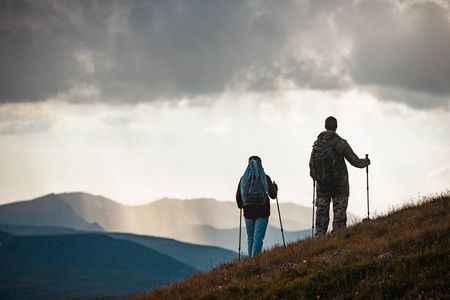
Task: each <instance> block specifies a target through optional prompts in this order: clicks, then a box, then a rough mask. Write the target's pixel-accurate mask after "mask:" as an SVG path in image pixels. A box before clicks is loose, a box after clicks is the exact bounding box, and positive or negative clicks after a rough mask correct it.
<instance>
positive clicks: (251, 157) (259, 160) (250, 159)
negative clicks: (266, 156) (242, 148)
mask: <svg viewBox="0 0 450 300" xmlns="http://www.w3.org/2000/svg"><path fill="white" fill-rule="evenodd" d="M252 160H256V161H257V162H259V163H260V164H261V163H262V162H261V158H259V156H256V155H253V156H250V158H249V159H248V162H251V161H252Z"/></svg>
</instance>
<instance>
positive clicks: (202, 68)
mask: <svg viewBox="0 0 450 300" xmlns="http://www.w3.org/2000/svg"><path fill="white" fill-rule="evenodd" d="M320 10H321V8H320V7H311V6H310V5H309V4H308V3H307V2H306V1H305V2H298V1H282V2H272V1H247V2H243V1H241V0H235V1H222V0H211V1H127V2H125V1H16V0H15V1H1V19H2V21H1V23H0V26H1V29H2V30H1V32H0V38H1V40H2V41H4V42H3V43H2V45H3V46H2V47H1V50H0V51H1V52H0V54H1V56H0V57H1V61H0V67H1V68H2V70H4V71H3V72H2V78H1V79H2V80H1V83H0V84H1V86H0V90H1V92H0V101H1V102H20V101H39V100H45V99H48V98H50V97H52V96H53V97H54V96H56V95H57V94H58V93H61V92H64V91H67V90H68V89H69V88H71V87H73V86H75V85H77V84H78V85H80V83H82V84H88V85H93V86H96V87H98V88H99V89H100V90H101V92H102V95H103V97H104V99H115V100H116V101H126V102H139V101H152V100H155V99H158V98H179V97H184V96H186V97H195V96H198V95H209V94H215V93H220V92H222V91H224V90H225V89H226V88H228V87H231V88H232V87H236V86H237V87H239V88H243V89H253V90H271V89H279V88H280V82H281V81H292V82H293V83H294V84H297V85H301V86H309V87H311V86H312V87H316V86H317V87H327V86H330V87H332V88H335V87H339V86H340V83H339V82H340V79H339V78H338V77H337V76H334V77H330V76H329V75H328V74H326V76H325V77H326V80H325V81H326V84H325V85H323V84H322V83H321V76H322V75H324V74H323V73H324V72H323V70H322V71H320V72H315V73H314V75H311V74H312V73H310V72H311V67H314V61H312V60H310V58H306V59H305V60H304V61H303V60H302V59H301V58H300V57H294V56H293V57H291V58H289V57H288V59H286V57H285V55H284V52H285V51H286V43H287V41H288V40H289V39H291V38H292V35H296V34H297V33H298V32H300V28H303V30H305V29H306V28H308V26H309V22H310V20H309V18H311V16H313V15H315V14H316V11H320ZM293 52H295V51H293ZM289 59H290V60H291V62H288V61H289ZM292 60H293V61H292ZM292 62H293V63H296V64H297V66H295V67H294V66H293V65H292ZM305 66H307V67H306V68H305ZM313 71H314V70H313ZM325 73H327V72H325ZM312 77H313V80H311V78H312ZM109 101H111V100H109ZM84 102H85V101H84Z"/></svg>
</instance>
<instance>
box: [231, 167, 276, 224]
mask: <svg viewBox="0 0 450 300" xmlns="http://www.w3.org/2000/svg"><path fill="white" fill-rule="evenodd" d="M266 178H267V185H268V186H269V196H270V198H272V199H275V198H276V197H277V194H278V188H277V186H276V185H275V184H274V183H273V182H272V179H270V177H269V176H268V175H267V174H266ZM241 179H242V178H241ZM236 203H237V205H238V207H239V208H242V205H243V202H242V198H241V180H239V185H238V188H237V192H236ZM269 216H270V203H269V201H266V203H265V205H264V206H246V207H244V217H245V218H247V219H257V218H267V217H269Z"/></svg>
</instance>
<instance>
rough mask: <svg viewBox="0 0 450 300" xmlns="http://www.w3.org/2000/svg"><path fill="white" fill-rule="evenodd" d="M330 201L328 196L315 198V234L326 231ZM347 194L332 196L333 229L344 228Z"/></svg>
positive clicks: (345, 223)
mask: <svg viewBox="0 0 450 300" xmlns="http://www.w3.org/2000/svg"><path fill="white" fill-rule="evenodd" d="M330 202H331V197H329V198H317V199H316V208H317V211H316V235H322V234H326V233H327V229H328V223H329V222H330ZM347 206H348V196H344V197H338V198H333V230H332V232H335V231H336V230H339V229H341V228H345V226H346V225H347Z"/></svg>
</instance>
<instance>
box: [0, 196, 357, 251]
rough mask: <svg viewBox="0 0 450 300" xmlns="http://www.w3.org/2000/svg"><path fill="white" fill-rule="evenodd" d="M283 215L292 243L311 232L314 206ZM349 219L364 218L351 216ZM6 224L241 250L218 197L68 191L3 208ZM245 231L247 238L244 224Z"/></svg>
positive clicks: (272, 239) (291, 208) (286, 208)
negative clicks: (136, 197)
mask: <svg viewBox="0 0 450 300" xmlns="http://www.w3.org/2000/svg"><path fill="white" fill-rule="evenodd" d="M271 210H272V214H271V216H270V221H269V229H268V232H267V234H266V240H265V247H266V248H267V247H270V246H272V245H274V244H280V243H282V239H281V232H280V229H279V226H280V225H279V218H278V213H277V207H276V202H275V201H272V208H271ZM280 211H281V216H282V222H283V228H284V230H285V237H286V240H287V241H293V240H297V239H300V238H303V237H304V236H305V235H307V234H310V232H311V229H310V228H311V218H312V207H311V208H306V207H303V206H300V205H297V204H294V203H281V202H280ZM348 218H349V219H358V218H357V217H356V216H354V215H352V214H350V213H349V214H348ZM0 223H3V224H16V225H30V226H57V227H66V228H73V229H78V230H89V231H107V232H123V233H133V234H139V235H147V236H157V237H165V238H172V239H176V240H179V241H183V242H187V243H193V244H202V245H211V246H218V247H223V248H227V249H230V250H233V251H237V248H238V234H239V209H238V208H237V206H236V203H235V202H231V201H230V202H221V201H216V200H213V199H194V200H177V199H161V200H159V201H156V202H152V203H149V204H146V205H140V206H127V205H123V204H119V203H117V202H114V201H112V200H110V199H107V198H104V197H102V196H94V195H90V194H86V193H64V194H49V195H46V196H43V197H40V198H37V199H34V200H30V201H22V202H16V203H11V204H6V205H2V206H0ZM277 228H278V229H277ZM242 233H243V236H245V234H244V233H245V225H244V224H242ZM243 249H245V248H243Z"/></svg>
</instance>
